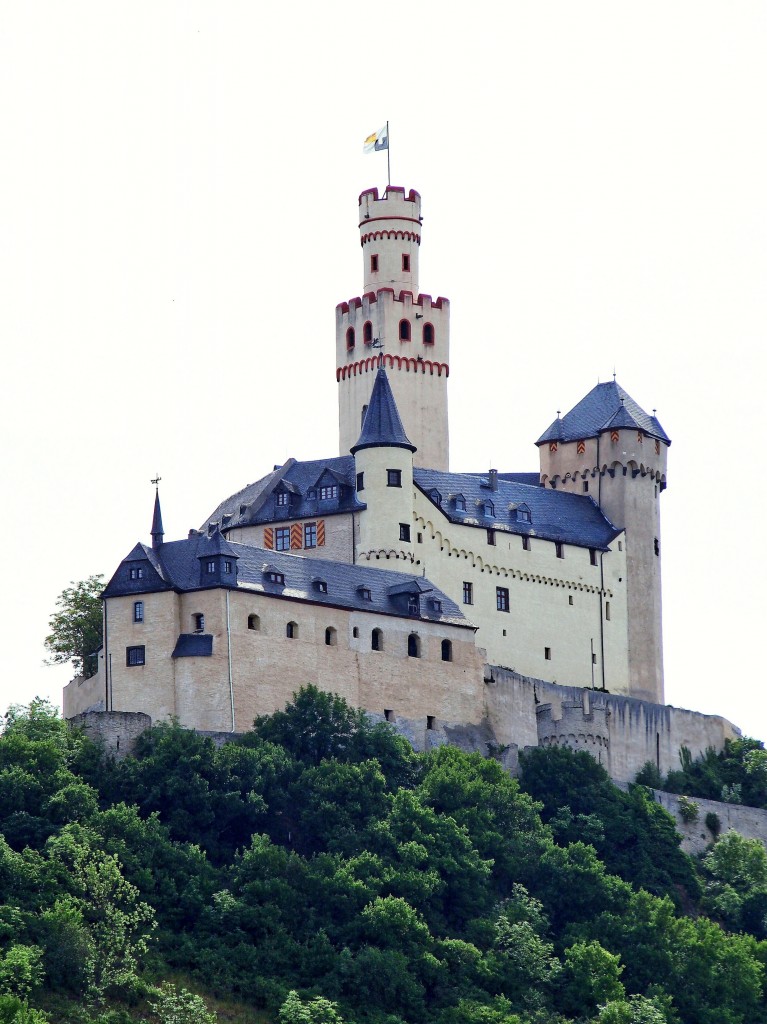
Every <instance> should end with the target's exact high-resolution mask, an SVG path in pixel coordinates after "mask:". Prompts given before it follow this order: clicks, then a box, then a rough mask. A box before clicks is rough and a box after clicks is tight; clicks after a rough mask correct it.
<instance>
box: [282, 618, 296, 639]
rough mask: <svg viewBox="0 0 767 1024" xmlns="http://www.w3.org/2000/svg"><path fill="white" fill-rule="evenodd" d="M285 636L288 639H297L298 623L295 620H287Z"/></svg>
mask: <svg viewBox="0 0 767 1024" xmlns="http://www.w3.org/2000/svg"><path fill="white" fill-rule="evenodd" d="M285 636H286V637H287V638H288V640H297V639H298V623H297V622H289V623H288V624H287V626H286V627H285Z"/></svg>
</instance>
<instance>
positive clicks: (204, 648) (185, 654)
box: [171, 633, 213, 658]
mask: <svg viewBox="0 0 767 1024" xmlns="http://www.w3.org/2000/svg"><path fill="white" fill-rule="evenodd" d="M212 654H213V635H212V634H211V633H182V634H181V635H180V636H179V638H178V640H176V646H175V647H174V648H173V654H171V658H210V657H211V656H212Z"/></svg>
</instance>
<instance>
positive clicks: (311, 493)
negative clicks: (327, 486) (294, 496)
mask: <svg viewBox="0 0 767 1024" xmlns="http://www.w3.org/2000/svg"><path fill="white" fill-rule="evenodd" d="M306 500H307V501H316V500H317V488H316V487H310V488H309V490H308V491H307V492H306Z"/></svg>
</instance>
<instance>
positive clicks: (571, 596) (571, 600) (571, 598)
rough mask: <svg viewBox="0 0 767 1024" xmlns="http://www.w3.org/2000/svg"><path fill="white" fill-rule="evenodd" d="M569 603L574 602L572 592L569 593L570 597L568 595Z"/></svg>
mask: <svg viewBox="0 0 767 1024" xmlns="http://www.w3.org/2000/svg"><path fill="white" fill-rule="evenodd" d="M567 603H568V604H572V603H573V595H572V594H569V595H568V597H567Z"/></svg>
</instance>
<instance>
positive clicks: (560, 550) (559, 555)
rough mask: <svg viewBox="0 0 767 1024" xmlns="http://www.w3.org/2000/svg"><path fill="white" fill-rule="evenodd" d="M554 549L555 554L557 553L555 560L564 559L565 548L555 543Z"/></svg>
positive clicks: (557, 542)
mask: <svg viewBox="0 0 767 1024" xmlns="http://www.w3.org/2000/svg"><path fill="white" fill-rule="evenodd" d="M554 547H555V549H556V552H557V558H564V557H565V546H564V544H562V543H560V542H559V541H555V543H554Z"/></svg>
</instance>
